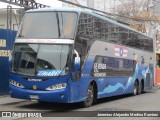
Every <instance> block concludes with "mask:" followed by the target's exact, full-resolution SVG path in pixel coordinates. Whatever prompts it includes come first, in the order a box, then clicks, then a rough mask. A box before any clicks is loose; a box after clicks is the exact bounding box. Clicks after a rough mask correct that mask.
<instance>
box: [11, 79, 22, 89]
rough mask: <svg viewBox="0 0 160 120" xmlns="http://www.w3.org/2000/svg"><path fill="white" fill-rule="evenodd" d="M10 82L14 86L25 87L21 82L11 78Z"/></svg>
mask: <svg viewBox="0 0 160 120" xmlns="http://www.w3.org/2000/svg"><path fill="white" fill-rule="evenodd" d="M9 83H10V84H11V85H13V86H16V87H18V88H24V86H23V85H21V84H20V83H18V82H16V81H14V80H9Z"/></svg>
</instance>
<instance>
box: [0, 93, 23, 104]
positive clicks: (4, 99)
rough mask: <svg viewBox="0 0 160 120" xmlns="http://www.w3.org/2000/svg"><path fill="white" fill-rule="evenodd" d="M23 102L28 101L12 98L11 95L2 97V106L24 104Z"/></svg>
mask: <svg viewBox="0 0 160 120" xmlns="http://www.w3.org/2000/svg"><path fill="white" fill-rule="evenodd" d="M23 101H26V100H21V99H15V98H11V97H10V96H9V95H3V96H0V105H2V104H9V103H16V102H23Z"/></svg>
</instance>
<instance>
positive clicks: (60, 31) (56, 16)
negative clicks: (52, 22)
mask: <svg viewBox="0 0 160 120" xmlns="http://www.w3.org/2000/svg"><path fill="white" fill-rule="evenodd" d="M56 18H57V23H58V32H59V38H60V36H61V31H60V25H59V17H58V13H57V14H56Z"/></svg>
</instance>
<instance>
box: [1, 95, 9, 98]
mask: <svg viewBox="0 0 160 120" xmlns="http://www.w3.org/2000/svg"><path fill="white" fill-rule="evenodd" d="M4 97H9V95H1V96H0V98H4Z"/></svg>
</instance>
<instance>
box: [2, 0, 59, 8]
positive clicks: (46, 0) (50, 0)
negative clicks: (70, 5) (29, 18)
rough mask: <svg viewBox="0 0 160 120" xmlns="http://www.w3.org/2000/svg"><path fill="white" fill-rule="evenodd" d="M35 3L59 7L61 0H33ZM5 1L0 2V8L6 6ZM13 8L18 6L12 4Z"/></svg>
mask: <svg viewBox="0 0 160 120" xmlns="http://www.w3.org/2000/svg"><path fill="white" fill-rule="evenodd" d="M35 1H36V2H37V3H41V4H44V5H48V6H52V7H60V6H62V2H60V1H58V0H35ZM7 5H9V4H7V3H3V2H0V8H7ZM12 7H13V8H18V7H19V6H15V5H12Z"/></svg>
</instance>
